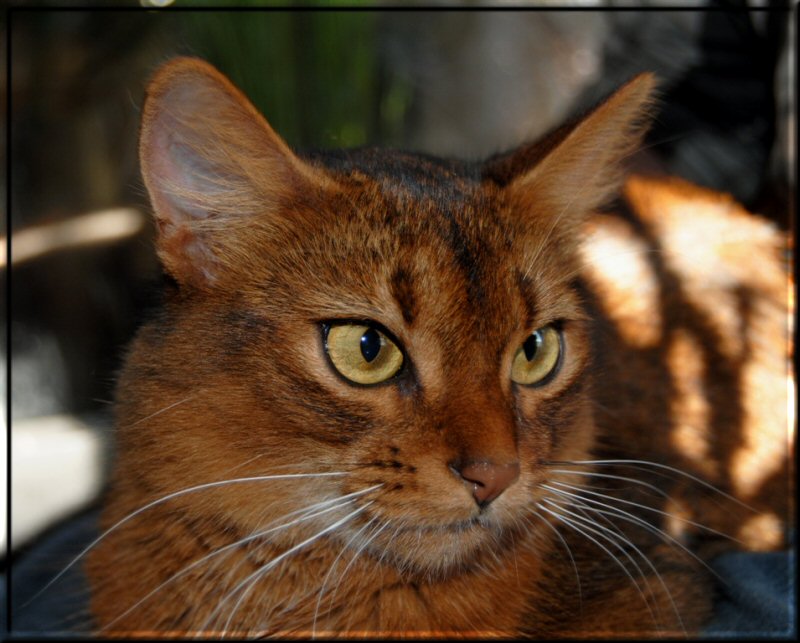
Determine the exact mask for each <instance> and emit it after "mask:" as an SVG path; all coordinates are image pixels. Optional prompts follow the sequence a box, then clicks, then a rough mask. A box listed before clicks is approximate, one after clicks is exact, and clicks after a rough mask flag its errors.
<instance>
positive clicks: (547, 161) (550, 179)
mask: <svg viewBox="0 0 800 643" xmlns="http://www.w3.org/2000/svg"><path fill="white" fill-rule="evenodd" d="M654 86H655V78H654V76H653V74H650V73H644V74H640V75H638V76H636V77H635V78H633V79H632V80H630V81H629V82H628V83H626V84H625V85H623V86H622V87H621V88H620V89H618V90H617V91H616V92H615V93H614V94H612V95H611V96H610V97H609V98H607V99H606V100H605V101H603V102H602V103H600V104H599V105H598V106H597V107H595V108H594V109H593V110H591V111H590V112H589V113H588V114H586V115H585V116H583V117H581V118H579V119H577V120H576V121H573V122H571V123H568V124H566V125H564V126H562V127H561V128H559V129H557V130H556V131H554V132H552V133H551V134H550V135H549V136H547V137H545V138H544V139H542V140H540V141H538V142H537V143H534V144H532V145H528V146H525V147H522V148H520V149H518V150H516V151H514V152H512V153H511V154H509V155H506V156H503V157H498V158H495V159H491V160H490V161H489V162H488V163H487V165H486V167H485V170H484V174H485V175H487V176H489V177H491V178H493V179H494V180H496V181H498V182H499V183H501V184H505V185H506V189H507V190H508V191H509V192H510V193H511V195H512V197H513V198H514V199H518V200H519V201H520V202H521V203H522V204H523V207H525V206H527V207H528V208H531V209H533V210H535V211H536V212H541V213H545V214H547V215H548V216H549V215H553V216H558V217H559V220H564V219H565V220H566V224H567V225H569V224H570V223H572V224H577V223H579V222H580V221H581V220H582V218H583V217H584V216H585V215H586V213H588V212H589V211H591V210H593V209H595V208H597V207H599V206H601V205H603V204H604V203H606V202H607V201H608V200H609V199H610V198H611V197H613V196H614V194H615V193H616V191H617V190H618V188H619V186H620V183H621V182H622V179H623V171H622V167H621V166H622V163H621V162H622V160H623V159H624V158H625V157H626V156H628V155H629V154H631V153H632V152H633V151H634V150H635V149H636V148H637V147H638V145H639V144H640V142H641V138H642V136H643V135H644V133H645V131H646V130H647V126H648V124H649V121H650V118H649V116H650V108H651V107H652V104H653V89H654ZM576 217H578V218H577V219H576Z"/></svg>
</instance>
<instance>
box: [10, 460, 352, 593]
mask: <svg viewBox="0 0 800 643" xmlns="http://www.w3.org/2000/svg"><path fill="white" fill-rule="evenodd" d="M344 475H347V474H346V473H345V472H343V471H333V472H325V473H285V474H277V475H268V476H251V477H247V478H233V479H230V480H218V481H216V482H206V483H204V484H200V485H195V486H193V487H188V488H186V489H181V490H180V491H175V492H173V493H170V494H168V495H166V496H163V497H161V498H158V499H157V500H153V501H152V502H149V503H147V504H146V505H145V506H144V507H140V508H139V509H137V510H136V511H134V512H132V513H130V514H128V515H127V516H125V517H124V518H122V519H120V520H118V521H117V522H116V523H114V524H113V525H112V526H111V527H109V528H108V529H106V530H105V531H104V532H103V533H102V534H100V535H99V536H98V537H97V538H95V539H94V540H93V541H92V542H91V543H89V544H88V545H87V546H86V547H85V548H84V549H83V550H82V551H81V552H80V553H79V554H78V555H77V556H75V558H73V559H72V560H71V561H70V562H69V563H68V564H67V566H66V567H64V569H62V570H61V571H60V572H58V574H56V575H55V577H53V578H52V579H51V580H50V581H49V582H48V583H47V584H46V585H45V586H44V587H42V589H40V590H39V591H38V592H36V593H35V594H34V595H33V596H32V597H31V598H29V599H28V600H27V601H26V602H25V604H24V605H23V606H22V607H27V606H28V605H29V604H30V603H31V602H32V601H34V600H35V599H36V598H37V597H39V596H40V595H41V594H42V592H44V591H46V590H47V588H49V587H50V586H51V585H53V583H55V582H56V581H57V580H58V579H59V578H61V577H62V576H63V575H64V574H66V573H67V571H69V570H70V569H71V568H72V567H73V566H74V565H75V563H77V562H78V561H79V560H80V559H81V558H83V557H84V556H85V555H86V554H87V553H88V552H89V551H91V549H92V548H94V547H95V546H96V545H97V544H98V543H99V542H100V541H102V540H103V539H104V538H106V537H107V536H108V535H109V534H110V533H111V532H113V531H114V530H116V529H119V528H120V527H121V526H122V525H124V524H125V523H127V522H129V521H131V520H133V519H134V518H136V516H138V515H140V514H142V513H144V512H145V511H147V510H148V509H152V508H153V507H156V506H158V505H161V504H163V503H165V502H168V501H170V500H174V499H175V498H178V497H180V496H184V495H186V494H189V493H194V492H196V491H203V490H205V489H212V488H214V487H222V486H225V485H228V484H239V483H245V482H260V481H265V480H281V479H286V478H317V477H324V476H344Z"/></svg>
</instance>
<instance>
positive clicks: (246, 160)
mask: <svg viewBox="0 0 800 643" xmlns="http://www.w3.org/2000/svg"><path fill="white" fill-rule="evenodd" d="M139 155H140V160H141V166H142V175H143V177H144V182H145V185H146V186H147V190H148V192H149V194H150V198H151V201H152V204H153V209H154V210H155V215H156V223H157V227H158V233H159V234H158V240H157V248H158V254H159V256H160V258H161V260H162V262H163V263H164V267H165V268H166V269H167V271H168V272H169V273H171V274H172V276H173V277H174V278H175V279H176V280H177V281H178V282H179V283H181V284H189V285H192V286H195V287H199V288H203V287H205V286H208V285H209V284H211V283H213V282H214V281H215V280H216V279H217V278H218V277H219V275H220V273H221V272H222V271H223V270H224V269H225V265H226V264H230V265H235V261H236V259H235V257H236V252H237V247H236V241H237V239H238V238H240V235H237V233H236V229H237V227H246V226H251V225H255V224H256V222H257V223H258V225H262V226H263V225H270V224H276V223H278V222H277V221H275V219H276V217H275V216H272V217H271V216H270V214H273V215H274V213H275V212H276V211H277V210H278V208H279V205H280V204H281V203H285V202H287V201H288V202H291V199H292V197H293V195H297V194H302V193H308V192H309V191H310V189H309V188H310V186H311V184H312V183H316V184H317V185H319V184H320V183H321V182H322V181H324V180H325V179H324V177H322V176H319V173H317V172H315V170H314V169H313V168H311V167H310V166H308V165H307V164H305V163H303V162H302V161H301V160H300V159H299V158H298V157H297V156H295V154H294V153H293V152H292V151H291V150H290V149H289V147H288V146H287V145H286V143H284V141H283V140H282V139H281V138H280V137H279V136H278V135H277V134H276V133H275V132H274V131H273V130H272V128H271V127H270V126H269V124H268V123H267V122H266V120H264V118H263V117H262V116H261V114H259V113H258V111H257V110H256V109H255V107H253V105H252V104H251V103H250V102H249V101H248V100H247V98H245V96H244V95H243V94H242V93H241V92H240V91H239V90H238V89H237V88H236V87H234V86H233V85H232V84H231V83H230V81H229V80H228V79H227V78H225V76H223V75H222V74H221V73H220V72H218V71H217V70H216V69H215V68H214V67H212V66H211V65H209V64H208V63H206V62H205V61H202V60H199V59H195V58H176V59H174V60H172V61H170V62H168V63H167V64H165V65H164V66H162V67H161V68H160V69H159V70H158V72H157V73H156V75H155V76H154V78H153V79H152V81H151V82H150V85H149V86H148V89H147V97H146V100H145V103H144V108H143V114H142V129H141V136H140V143H139ZM253 215H266V216H259V217H254V216H253Z"/></svg>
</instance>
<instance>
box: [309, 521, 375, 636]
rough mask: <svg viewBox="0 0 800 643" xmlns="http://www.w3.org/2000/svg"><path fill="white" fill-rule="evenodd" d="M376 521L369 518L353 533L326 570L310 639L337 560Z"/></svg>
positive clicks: (315, 630)
mask: <svg viewBox="0 0 800 643" xmlns="http://www.w3.org/2000/svg"><path fill="white" fill-rule="evenodd" d="M376 520H377V518H376V517H373V518H370V519H369V520H368V521H367V522H366V523H364V525H363V526H362V527H361V528H360V529H359V530H358V531H356V532H355V533H354V534H353V535H352V536H351V537H350V539H349V540H348V541H347V542H346V543H345V544H344V546H343V547H342V550H341V551H340V552H339V553H338V554H337V556H336V558H334V559H333V562H332V563H331V566H330V568H329V569H328V573H327V574H325V578H324V579H323V580H322V585H321V586H320V589H319V592H318V596H317V605H316V607H315V608H314V618H313V620H312V621H311V638H312V639H313V638H316V632H317V618H318V616H319V608H320V605H321V603H322V597H323V595H324V594H325V586H326V585H327V584H328V579H329V578H330V576H331V574H332V573H333V570H334V569H336V565H338V564H339V559H340V558H341V557H342V555H343V554H344V552H346V551H347V550H348V549H349V547H350V545H351V544H352V542H353V541H354V540H355V539H356V538H358V537H359V535H361V532H363V531H365V530H366V529H367V528H368V527H369V526H370V525H372V523H373V522H375V521H376ZM353 558H354V559H355V556H354V557H353ZM345 571H347V570H346V569H345Z"/></svg>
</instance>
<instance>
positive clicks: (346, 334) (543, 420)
mask: <svg viewBox="0 0 800 643" xmlns="http://www.w3.org/2000/svg"><path fill="white" fill-rule="evenodd" d="M650 84H651V80H650V79H649V78H648V77H642V78H640V79H639V81H638V83H637V82H634V83H632V84H631V85H629V86H628V87H627V89H623V90H622V91H621V92H620V94H619V95H617V97H616V98H612V100H611V101H610V102H609V103H607V104H605V105H604V106H601V107H600V108H599V109H598V110H596V111H595V112H594V113H593V114H592V115H590V116H589V117H588V118H587V119H585V120H583V121H580V122H579V123H577V124H575V125H572V126H570V127H569V128H566V129H563V130H561V131H560V132H557V133H556V134H555V135H554V137H552V138H551V139H549V140H548V141H547V142H546V144H545V145H543V146H540V147H537V148H526V149H523V150H521V151H519V152H517V153H515V154H513V155H508V156H504V157H498V158H496V159H492V160H491V161H489V162H487V163H485V164H462V163H454V162H453V163H451V162H443V161H435V160H431V159H428V158H425V157H422V156H415V155H405V154H398V153H392V152H377V151H374V150H361V151H352V152H342V153H336V154H330V155H323V154H315V155H310V156H308V157H306V158H300V157H298V156H296V155H295V154H293V153H292V152H291V151H289V149H288V148H287V147H286V145H285V144H284V143H283V142H282V141H281V140H280V139H279V138H278V137H277V135H276V134H275V133H274V132H272V130H271V129H270V128H269V125H267V124H266V122H265V121H263V119H262V118H261V117H260V116H259V115H258V114H257V113H256V112H255V110H254V109H253V108H252V106H250V104H249V103H247V102H246V100H245V99H244V98H243V97H242V96H241V95H240V94H239V93H238V91H237V90H235V88H233V87H232V86H231V85H230V84H229V83H228V82H227V81H226V80H225V79H224V78H223V77H221V76H220V75H219V74H218V72H216V71H215V70H213V69H211V68H210V67H208V66H207V65H205V64H203V63H200V62H198V61H192V60H179V61H176V62H175V63H173V64H172V65H171V66H168V67H167V68H166V69H165V70H163V71H162V72H161V73H160V75H159V76H158V77H157V78H156V79H155V80H154V82H153V84H152V85H151V88H150V91H149V96H148V102H147V104H146V106H145V112H144V121H143V130H142V164H143V171H144V177H145V182H146V184H147V187H148V190H149V191H150V194H151V198H152V200H153V205H154V208H155V211H156V216H157V222H158V225H159V242H158V247H159V253H160V256H161V258H162V260H163V262H164V265H165V267H166V269H167V270H168V271H169V272H170V273H171V275H172V276H173V277H174V278H175V280H176V282H177V288H176V291H175V293H174V294H173V296H172V297H171V298H170V299H169V300H168V302H167V303H166V305H165V308H164V311H163V312H162V313H161V315H160V317H159V319H158V320H157V321H156V322H154V323H152V324H150V325H149V326H146V327H145V328H144V329H143V331H142V332H141V333H140V336H139V338H138V339H137V344H136V345H135V348H134V350H133V351H132V352H131V357H130V359H129V362H128V365H127V367H126V372H125V374H124V376H123V379H122V381H121V384H120V395H119V404H118V413H119V422H118V423H119V425H120V426H122V427H126V426H134V425H138V426H136V431H122V432H121V433H122V436H121V440H122V448H121V457H122V458H123V459H124V458H125V457H126V456H125V453H126V448H125V446H126V441H127V443H128V444H134V443H139V444H146V445H150V446H149V448H147V449H144V450H142V449H139V450H138V451H139V456H138V457H139V461H138V463H137V464H138V469H139V471H140V475H141V476H142V477H143V478H146V479H147V480H148V484H150V485H151V486H155V487H160V488H163V489H165V490H166V489H174V488H175V487H176V486H180V484H179V483H178V481H180V482H182V483H183V484H184V485H185V486H187V487H188V486H189V485H192V484H202V483H203V482H205V481H208V480H214V479H225V478H228V479H229V478H231V477H232V476H234V475H235V476H241V477H246V476H258V475H266V474H280V473H287V474H299V475H300V477H297V478H286V479H284V480H278V481H274V484H271V485H270V486H268V487H264V486H263V485H256V484H253V485H239V486H237V487H236V488H235V489H232V488H221V489H218V490H212V491H211V492H210V493H208V494H204V498H203V501H202V503H201V504H200V505H199V506H198V505H197V504H195V505H191V509H190V510H191V511H193V512H194V513H195V514H198V515H200V514H202V515H204V516H206V517H208V519H214V520H221V521H223V522H227V523H228V524H231V525H236V526H237V527H239V528H241V529H245V530H248V531H249V532H254V531H256V530H258V529H260V528H263V526H264V525H265V524H270V521H271V520H275V521H278V520H284V521H285V520H286V516H290V515H295V514H297V513H299V512H303V511H306V513H308V512H312V513H313V512H314V511H319V512H320V513H319V515H318V516H317V517H312V518H310V519H308V520H306V521H305V522H304V523H302V524H301V525H299V526H298V527H297V528H296V529H287V530H283V531H281V532H280V533H276V534H273V535H272V536H271V538H275V539H276V541H281V539H283V542H285V544H286V546H289V545H292V544H296V543H297V542H301V541H302V540H303V538H306V537H312V535H313V534H322V533H323V532H325V530H326V529H328V528H329V527H330V526H331V525H336V529H335V530H333V529H331V531H330V533H327V532H326V537H328V538H333V539H336V540H337V541H339V543H340V545H344V546H348V545H352V544H353V543H356V544H357V546H359V547H361V549H362V550H363V551H365V552H369V553H371V554H372V555H373V556H374V557H375V558H376V559H381V560H384V561H386V562H390V563H392V564H393V565H394V566H396V567H397V568H398V569H399V570H401V571H403V572H406V573H412V574H427V575H430V574H445V575H446V574H449V573H452V572H453V571H454V570H463V569H465V568H469V567H470V566H475V565H480V564H482V562H483V561H485V560H490V559H491V558H492V557H495V558H496V557H497V556H498V555H502V554H498V552H499V551H511V550H512V548H509V547H504V546H502V545H503V544H504V543H506V544H507V543H508V542H511V541H515V540H519V539H530V538H533V537H535V533H536V532H537V531H540V530H542V529H544V527H542V526H541V525H540V526H539V527H538V528H537V529H531V526H532V525H534V524H536V523H537V521H538V522H541V521H542V520H544V519H543V517H541V516H537V515H536V514H535V511H534V506H535V503H536V500H537V499H538V498H539V497H540V496H541V493H542V487H541V485H542V484H543V483H545V482H547V481H552V480H553V478H554V476H555V475H557V474H554V473H553V472H552V471H549V469H548V467H549V465H550V464H551V463H553V462H557V461H559V460H567V459H571V460H579V459H583V458H585V457H586V455H587V453H588V449H589V447H590V445H591V443H592V437H593V423H592V418H591V412H590V408H589V405H588V403H587V402H586V390H587V387H588V386H590V382H589V380H588V375H587V365H588V363H589V360H590V351H589V345H588V335H587V333H588V330H587V321H586V314H585V313H584V311H583V308H582V303H581V298H580V295H579V292H578V289H577V287H576V285H575V279H574V278H575V276H576V274H577V269H578V264H577V260H576V256H575V252H576V247H575V242H574V241H572V240H571V238H572V237H573V236H574V234H573V232H574V231H573V228H574V226H575V225H577V223H578V222H579V220H580V217H581V216H582V215H583V213H585V212H586V211H588V210H589V209H591V208H592V207H594V206H595V205H596V204H597V203H599V202H600V201H602V200H603V199H604V198H605V196H606V195H607V194H608V193H609V192H610V191H611V190H612V189H613V187H614V181H615V180H616V179H615V174H611V173H610V170H609V168H610V167H611V161H612V160H614V159H616V157H617V156H618V155H619V154H620V151H621V150H622V149H627V146H629V145H630V144H631V141H632V140H633V139H634V138H635V134H636V133H637V132H638V129H637V127H638V126H637V127H634V125H635V124H636V123H637V122H638V120H637V119H639V117H640V116H641V110H642V105H643V104H644V102H645V101H646V97H647V95H648V93H649V88H650ZM615 100H616V101H617V102H616V104H611V103H613V102H614V101H615ZM609 105H610V106H609ZM625 105H632V107H631V108H629V109H628V108H623V106H625ZM587 123H589V124H590V126H587V125H586V124H587ZM556 175H558V177H559V178H558V185H554V184H553V183H554V181H555V178H554V177H555V176H556ZM167 409H169V410H168V411H167ZM143 419H147V420H148V421H147V422H144V421H143ZM142 451H144V454H143V455H142ZM234 472H235V473H234ZM325 503H328V504H327V505H326V504H325ZM185 506H186V507H187V508H189V507H190V505H189V503H188V501H186V505H185ZM326 507H327V509H326ZM211 517H213V518H211Z"/></svg>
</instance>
